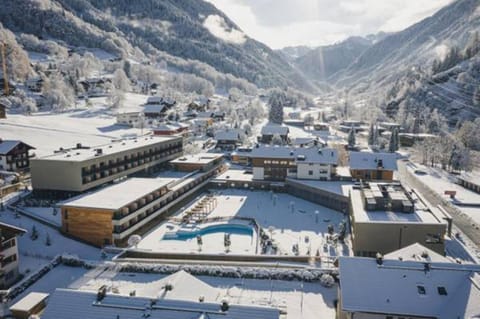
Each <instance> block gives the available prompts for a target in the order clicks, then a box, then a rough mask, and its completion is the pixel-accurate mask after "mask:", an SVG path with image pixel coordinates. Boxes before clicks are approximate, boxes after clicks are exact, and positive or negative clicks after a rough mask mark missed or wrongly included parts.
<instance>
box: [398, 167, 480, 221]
mask: <svg viewBox="0 0 480 319" xmlns="http://www.w3.org/2000/svg"><path fill="white" fill-rule="evenodd" d="M407 168H408V170H409V171H410V172H411V173H412V174H413V175H415V176H416V177H417V178H418V179H419V180H420V181H422V183H424V184H426V185H427V186H428V187H430V188H431V189H432V190H433V191H435V192H436V193H438V194H439V195H440V196H442V197H443V198H445V200H447V201H450V202H451V203H452V204H454V205H455V206H456V207H457V208H458V209H460V210H461V211H462V212H463V213H465V214H467V215H468V216H470V217H471V218H472V219H473V220H474V221H475V222H476V223H477V224H480V207H465V206H460V205H456V204H457V203H458V202H464V203H475V204H479V205H480V194H478V193H475V192H473V191H471V190H468V189H466V188H464V187H462V186H461V185H458V184H456V183H455V181H456V176H455V175H452V174H450V173H448V172H446V171H444V170H442V169H441V168H438V167H430V166H425V165H421V164H417V163H415V164H412V163H409V164H408V165H407ZM415 170H420V171H422V172H425V173H426V174H418V173H417V174H416V173H415ZM447 190H449V191H456V192H457V194H456V195H455V199H454V200H452V199H451V198H450V196H448V195H445V191H447Z"/></svg>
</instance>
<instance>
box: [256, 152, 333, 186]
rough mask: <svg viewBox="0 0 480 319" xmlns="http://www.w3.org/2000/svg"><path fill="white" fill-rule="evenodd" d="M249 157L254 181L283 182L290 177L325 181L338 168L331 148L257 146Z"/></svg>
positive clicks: (329, 178) (330, 177)
mask: <svg viewBox="0 0 480 319" xmlns="http://www.w3.org/2000/svg"><path fill="white" fill-rule="evenodd" d="M249 156H250V159H251V162H252V167H253V179H256V180H271V181H284V180H285V179H286V178H287V177H290V178H297V179H310V180H325V181H327V180H331V179H332V177H333V176H334V175H335V174H336V167H337V164H338V152H337V150H336V149H332V148H317V147H312V148H291V147H288V146H266V145H257V146H256V147H254V148H253V149H252V152H251V153H250V155H249Z"/></svg>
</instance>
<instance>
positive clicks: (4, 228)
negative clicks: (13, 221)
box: [0, 222, 27, 238]
mask: <svg viewBox="0 0 480 319" xmlns="http://www.w3.org/2000/svg"><path fill="white" fill-rule="evenodd" d="M0 232H1V233H2V237H8V238H11V237H12V236H16V235H23V234H25V233H26V232H27V231H26V230H25V229H23V228H20V227H17V226H14V225H10V224H6V223H2V222H0Z"/></svg>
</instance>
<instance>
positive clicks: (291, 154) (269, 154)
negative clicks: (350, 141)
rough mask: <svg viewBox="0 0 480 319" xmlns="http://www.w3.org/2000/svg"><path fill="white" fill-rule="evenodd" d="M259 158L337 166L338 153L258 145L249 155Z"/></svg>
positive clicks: (322, 149)
mask: <svg viewBox="0 0 480 319" xmlns="http://www.w3.org/2000/svg"><path fill="white" fill-rule="evenodd" d="M249 156H250V157H253V158H255V157H257V158H281V159H292V160H296V161H297V162H301V163H322V164H332V165H336V164H337V162H338V152H337V150H336V149H334V148H317V147H311V148H292V147H289V146H268V145H258V147H254V148H253V149H252V152H251V153H250V154H249Z"/></svg>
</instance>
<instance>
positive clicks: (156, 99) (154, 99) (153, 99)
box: [145, 96, 163, 104]
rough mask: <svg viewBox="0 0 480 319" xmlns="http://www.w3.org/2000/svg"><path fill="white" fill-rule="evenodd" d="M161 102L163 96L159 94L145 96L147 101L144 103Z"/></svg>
mask: <svg viewBox="0 0 480 319" xmlns="http://www.w3.org/2000/svg"><path fill="white" fill-rule="evenodd" d="M162 102H163V97H161V96H149V97H148V98H147V103H145V104H161V103H162Z"/></svg>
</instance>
